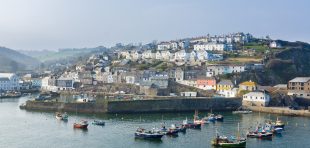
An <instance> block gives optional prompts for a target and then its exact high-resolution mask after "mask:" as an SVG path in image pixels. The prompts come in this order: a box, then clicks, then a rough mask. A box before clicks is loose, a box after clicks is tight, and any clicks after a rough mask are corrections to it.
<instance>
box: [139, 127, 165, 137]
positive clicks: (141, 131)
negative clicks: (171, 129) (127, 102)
mask: <svg viewBox="0 0 310 148" xmlns="http://www.w3.org/2000/svg"><path fill="white" fill-rule="evenodd" d="M163 136H164V134H163V133H161V132H159V131H155V130H154V129H153V130H150V131H146V130H145V129H143V128H138V129H137V131H136V132H135V138H141V139H161V138H162V137H163Z"/></svg>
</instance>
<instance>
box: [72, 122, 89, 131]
mask: <svg viewBox="0 0 310 148" xmlns="http://www.w3.org/2000/svg"><path fill="white" fill-rule="evenodd" d="M87 126H88V122H87V121H86V120H81V121H80V122H78V123H74V124H73V127H74V128H81V129H87Z"/></svg>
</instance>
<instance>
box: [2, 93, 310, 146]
mask: <svg viewBox="0 0 310 148" xmlns="http://www.w3.org/2000/svg"><path fill="white" fill-rule="evenodd" d="M27 99H29V98H28V97H21V98H16V99H12V98H11V99H1V100H0V112H1V114H0V137H1V138H0V147H1V148H6V147H8V148H15V147H23V148H25V147H29V148H41V147H51V148H55V147H61V148H63V147H64V148H67V147H75V148H85V147H89V148H93V147H104V148H145V147H146V148H153V147H154V148H155V147H156V148H158V147H160V148H182V147H184V148H189V147H190V148H208V147H211V145H210V141H211V139H212V138H213V137H214V135H215V129H217V130H218V131H219V132H220V133H221V134H224V135H227V136H230V135H235V134H236V133H237V125H238V123H240V128H241V132H242V133H245V132H246V130H247V129H248V128H249V127H251V126H255V125H257V123H258V122H263V121H265V120H268V119H273V120H275V119H276V118H277V117H279V118H280V119H282V120H283V121H284V122H285V123H286V124H287V125H286V127H285V131H284V132H283V133H282V135H281V136H274V137H273V139H272V140H259V139H248V140H247V147H249V148H261V147H272V148H291V147H294V148H299V147H300V148H302V147H310V146H309V145H310V140H309V133H310V118H305V117H288V116H277V115H272V114H271V115H270V114H263V113H253V114H246V115H233V114H231V113H230V112H220V113H221V114H222V115H224V122H216V123H214V124H207V125H204V126H203V127H202V128H201V130H191V129H189V130H187V133H186V134H179V136H178V137H167V136H164V137H163V138H162V140H161V141H148V140H137V139H135V138H134V132H135V130H136V129H137V128H138V127H143V128H147V129H151V128H153V127H154V126H156V127H160V126H161V123H163V122H164V123H165V124H166V126H170V125H171V124H174V123H177V124H180V123H181V122H182V120H184V119H185V118H186V117H187V118H188V119H192V118H193V114H194V112H190V113H156V114H153V113H152V114H101V115H98V114H97V115H96V114H76V113H69V120H68V122H63V121H58V120H56V119H55V114H54V112H39V111H26V110H20V109H19V105H20V104H22V103H24V102H25V101H26V100H27ZM206 114H207V113H206V112H200V115H201V116H205V115H206ZM81 119H86V120H88V121H89V122H91V121H93V120H94V119H100V120H105V121H106V126H103V127H101V126H94V125H91V124H90V125H89V128H88V130H78V129H73V126H72V125H73V123H74V122H75V121H79V120H81Z"/></svg>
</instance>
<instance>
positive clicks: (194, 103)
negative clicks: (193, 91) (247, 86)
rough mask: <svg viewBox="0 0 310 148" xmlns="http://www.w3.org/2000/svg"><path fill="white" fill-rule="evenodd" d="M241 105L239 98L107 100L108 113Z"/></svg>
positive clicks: (218, 108) (222, 109)
mask: <svg viewBox="0 0 310 148" xmlns="http://www.w3.org/2000/svg"><path fill="white" fill-rule="evenodd" d="M240 106H241V99H239V98H233V99H232V98H203V99H193V98H191V99H161V100H135V101H109V102H108V112H110V113H135V112H185V111H194V110H211V109H212V110H214V111H225V110H229V111H231V110H236V109H237V108H238V107H240Z"/></svg>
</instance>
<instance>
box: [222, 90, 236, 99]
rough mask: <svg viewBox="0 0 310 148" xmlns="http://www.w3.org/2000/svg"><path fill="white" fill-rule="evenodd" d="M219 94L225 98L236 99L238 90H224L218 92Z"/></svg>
mask: <svg viewBox="0 0 310 148" xmlns="http://www.w3.org/2000/svg"><path fill="white" fill-rule="evenodd" d="M217 93H218V94H220V95H222V96H223V97H225V98H234V97H237V94H238V88H233V89H228V90H222V91H218V92H217Z"/></svg>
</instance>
